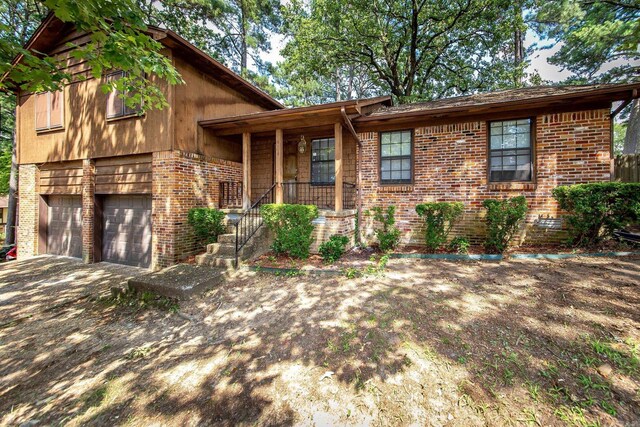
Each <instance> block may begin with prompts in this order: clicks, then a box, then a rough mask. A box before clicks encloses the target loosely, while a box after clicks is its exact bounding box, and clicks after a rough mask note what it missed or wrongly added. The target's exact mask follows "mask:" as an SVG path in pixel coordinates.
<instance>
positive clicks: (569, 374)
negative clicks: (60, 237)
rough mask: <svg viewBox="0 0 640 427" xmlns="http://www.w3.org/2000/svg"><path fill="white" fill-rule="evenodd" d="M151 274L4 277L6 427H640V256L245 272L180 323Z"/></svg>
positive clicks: (57, 266)
mask: <svg viewBox="0 0 640 427" xmlns="http://www.w3.org/2000/svg"><path fill="white" fill-rule="evenodd" d="M135 274H141V271H140V270H136V269H132V268H126V267H118V266H112V265H103V264H98V265H93V266H85V265H82V264H81V263H79V262H75V261H70V260H62V259H56V258H49V257H44V258H36V259H33V260H30V261H22V262H17V263H16V262H14V263H9V264H3V265H0V424H2V425H20V424H21V423H27V424H25V425H39V424H46V425H51V424H55V425H58V424H65V425H72V426H73V425H87V424H88V425H110V426H111V425H135V426H146V425H177V426H183V425H236V424H244V425H289V424H302V425H314V424H315V425H363V424H370V425H408V424H414V425H434V426H439V425H459V426H469V425H526V424H531V425H539V426H548V425H579V426H586V425H603V426H604V425H638V420H639V419H640V362H639V359H638V358H639V353H640V257H638V256H635V257H627V258H616V259H613V258H610V259H607V258H591V259H587V258H583V259H574V260H564V261H534V260H526V261H525V260H522V261H504V262H499V263H498V262H472V261H468V262H444V261H438V262H435V261H427V260H425V261H417V260H392V261H391V262H390V263H389V265H388V268H387V271H386V274H385V276H384V277H372V276H369V277H360V278H357V279H347V278H343V277H340V278H337V277H328V276H322V277H313V276H287V277H277V276H274V275H269V274H267V273H251V272H241V273H240V274H239V275H238V276H237V277H236V278H234V279H232V280H229V281H228V282H227V283H226V284H225V285H224V286H222V287H221V288H220V289H219V290H218V291H212V292H210V293H209V294H207V295H205V296H203V297H201V298H198V299H196V300H194V301H191V302H189V303H181V304H180V308H179V312H178V313H175V312H172V311H164V310H160V309H156V308H150V309H146V310H142V309H135V308H132V307H127V306H114V305H109V304H106V303H105V302H104V301H101V300H99V299H98V298H97V297H98V296H100V295H108V294H109V291H108V289H109V287H110V286H114V285H119V284H121V283H123V281H124V279H125V278H126V277H130V276H132V275H135Z"/></svg>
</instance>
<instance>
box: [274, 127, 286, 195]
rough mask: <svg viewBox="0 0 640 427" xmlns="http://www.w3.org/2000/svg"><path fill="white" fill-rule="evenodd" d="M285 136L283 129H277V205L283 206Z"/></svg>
mask: <svg viewBox="0 0 640 427" xmlns="http://www.w3.org/2000/svg"><path fill="white" fill-rule="evenodd" d="M283 145H284V135H283V131H282V129H276V180H275V181H276V182H275V184H276V204H278V205H281V204H282V202H283V201H284V197H283V195H284V193H283V191H282V180H283V171H284V156H283V154H284V147H283Z"/></svg>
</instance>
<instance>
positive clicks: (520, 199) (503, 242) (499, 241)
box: [482, 196, 527, 253]
mask: <svg viewBox="0 0 640 427" xmlns="http://www.w3.org/2000/svg"><path fill="white" fill-rule="evenodd" d="M482 205H483V206H484V207H485V209H487V239H486V240H485V243H484V246H485V248H486V249H487V250H488V251H489V252H498V253H502V252H504V250H505V249H506V248H507V245H508V244H509V241H510V240H511V238H512V237H513V235H514V234H515V233H516V231H518V227H519V226H520V223H521V222H522V220H523V219H524V218H525V215H526V214H527V199H525V197H524V196H517V197H512V198H510V199H504V200H492V199H487V200H485V201H484V202H483V203H482Z"/></svg>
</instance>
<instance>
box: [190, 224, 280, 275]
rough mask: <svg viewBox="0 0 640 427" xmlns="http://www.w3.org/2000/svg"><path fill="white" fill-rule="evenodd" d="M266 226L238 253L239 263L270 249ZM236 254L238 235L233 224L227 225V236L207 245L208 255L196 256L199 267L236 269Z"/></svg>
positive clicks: (222, 235)
mask: <svg viewBox="0 0 640 427" xmlns="http://www.w3.org/2000/svg"><path fill="white" fill-rule="evenodd" d="M268 234H269V233H268V230H267V227H266V226H264V225H263V226H262V227H260V228H258V230H257V231H256V233H255V234H254V235H253V237H251V239H249V241H248V242H247V243H246V244H245V245H244V247H243V248H242V249H240V251H239V252H238V261H239V262H241V261H244V260H247V259H249V258H251V257H254V256H256V255H259V254H261V253H263V252H265V251H266V250H268V247H269V238H268V237H269V236H268ZM235 253H236V234H235V227H234V226H233V224H229V225H227V234H221V235H219V236H218V243H210V244H208V245H207V253H205V254H202V255H197V256H196V263H197V264H198V265H207V266H210V267H223V268H234V264H235Z"/></svg>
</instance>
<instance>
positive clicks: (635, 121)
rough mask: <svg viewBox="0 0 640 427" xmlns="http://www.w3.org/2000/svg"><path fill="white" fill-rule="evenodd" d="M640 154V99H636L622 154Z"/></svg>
mask: <svg viewBox="0 0 640 427" xmlns="http://www.w3.org/2000/svg"><path fill="white" fill-rule="evenodd" d="M638 153H640V99H635V100H634V101H633V102H632V103H631V114H629V123H628V124H627V134H626V135H625V137H624V146H623V147H622V154H638Z"/></svg>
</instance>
